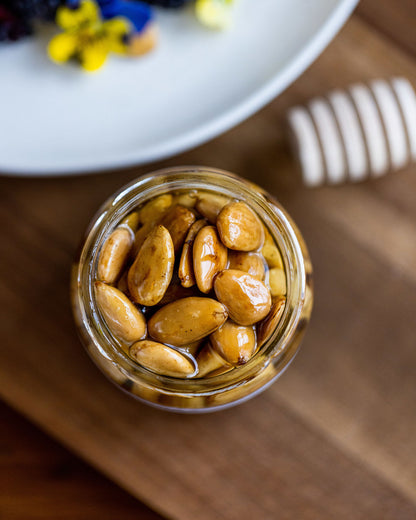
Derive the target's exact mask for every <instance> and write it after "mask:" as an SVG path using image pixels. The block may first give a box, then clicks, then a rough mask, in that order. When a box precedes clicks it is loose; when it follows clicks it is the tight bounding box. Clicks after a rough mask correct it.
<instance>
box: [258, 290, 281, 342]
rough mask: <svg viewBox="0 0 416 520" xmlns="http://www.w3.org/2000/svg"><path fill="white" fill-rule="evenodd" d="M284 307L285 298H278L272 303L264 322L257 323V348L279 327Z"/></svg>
mask: <svg viewBox="0 0 416 520" xmlns="http://www.w3.org/2000/svg"><path fill="white" fill-rule="evenodd" d="M285 305H286V298H279V299H278V300H276V301H275V302H274V303H273V305H272V308H271V309H270V312H269V314H268V315H267V316H266V317H265V318H264V320H262V321H260V322H259V323H257V345H258V348H260V347H261V346H262V345H264V344H265V343H266V341H267V340H268V339H269V337H270V336H271V334H272V332H273V331H274V330H276V327H277V326H278V325H279V321H280V320H281V318H282V316H283V311H284V310H285Z"/></svg>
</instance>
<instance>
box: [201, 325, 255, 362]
mask: <svg viewBox="0 0 416 520" xmlns="http://www.w3.org/2000/svg"><path fill="white" fill-rule="evenodd" d="M209 340H210V343H211V346H212V348H213V349H214V350H215V351H216V352H217V353H218V354H219V355H220V356H221V357H222V358H223V359H225V361H227V362H228V363H230V364H231V365H243V364H244V363H247V361H248V360H249V359H250V358H251V356H252V355H253V354H254V352H255V350H256V333H255V332H254V327H252V326H250V327H246V326H243V325H237V323H234V322H233V321H231V320H227V321H226V322H225V323H224V325H221V327H220V328H218V329H217V330H216V331H215V332H213V333H212V334H211V336H210V337H209Z"/></svg>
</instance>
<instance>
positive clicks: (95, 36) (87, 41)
mask: <svg viewBox="0 0 416 520" xmlns="http://www.w3.org/2000/svg"><path fill="white" fill-rule="evenodd" d="M56 23H57V25H58V26H59V27H61V29H63V31H64V32H62V33H61V34H58V35H56V36H55V37H54V38H52V40H51V41H50V42H49V46H48V54H49V56H50V58H51V59H52V60H53V61H55V62H56V63H65V62H67V61H68V60H70V59H71V58H76V59H78V61H79V62H80V64H81V66H82V67H83V68H84V70H86V71H89V72H91V71H95V70H97V69H99V68H100V67H101V66H102V65H103V64H104V63H105V61H106V59H107V56H108V54H109V53H110V52H114V53H118V54H126V53H127V50H128V46H127V43H126V42H127V41H128V38H129V35H130V34H131V33H132V31H133V27H132V24H131V22H130V21H129V20H128V19H127V18H124V17H114V18H111V19H110V20H106V21H103V20H102V19H101V17H100V11H99V8H98V6H97V5H96V4H95V2H93V1H92V0H81V1H80V2H79V3H78V5H75V6H73V7H71V6H70V7H67V6H61V7H59V8H58V10H57V13H56Z"/></svg>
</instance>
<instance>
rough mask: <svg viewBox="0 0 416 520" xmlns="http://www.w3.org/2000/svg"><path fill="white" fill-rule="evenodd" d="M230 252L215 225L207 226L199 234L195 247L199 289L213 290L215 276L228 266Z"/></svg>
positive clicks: (202, 290)
mask: <svg viewBox="0 0 416 520" xmlns="http://www.w3.org/2000/svg"><path fill="white" fill-rule="evenodd" d="M227 262H228V252H227V248H226V247H225V246H224V245H223V244H222V242H221V240H220V238H219V236H218V232H217V230H216V228H215V227H214V226H205V227H203V228H202V229H201V230H200V231H199V233H198V234H197V236H196V238H195V241H194V247H193V266H194V275H195V279H196V283H197V285H198V289H199V290H200V291H201V292H203V293H209V292H210V291H211V290H212V286H213V281H214V277H215V275H216V274H218V273H219V272H220V271H222V270H223V269H225V268H226V267H227Z"/></svg>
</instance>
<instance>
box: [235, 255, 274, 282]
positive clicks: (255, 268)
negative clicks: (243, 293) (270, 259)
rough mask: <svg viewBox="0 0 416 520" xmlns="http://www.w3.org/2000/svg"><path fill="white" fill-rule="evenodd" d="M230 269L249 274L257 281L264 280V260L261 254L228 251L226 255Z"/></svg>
mask: <svg viewBox="0 0 416 520" xmlns="http://www.w3.org/2000/svg"><path fill="white" fill-rule="evenodd" d="M228 259H229V265H228V267H229V268H230V269H237V270H239V271H244V272H245V273H248V274H251V276H254V277H255V278H258V279H259V280H263V279H264V275H265V272H266V270H265V260H264V258H263V255H262V254H261V253H253V252H246V251H230V252H229V253H228Z"/></svg>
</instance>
